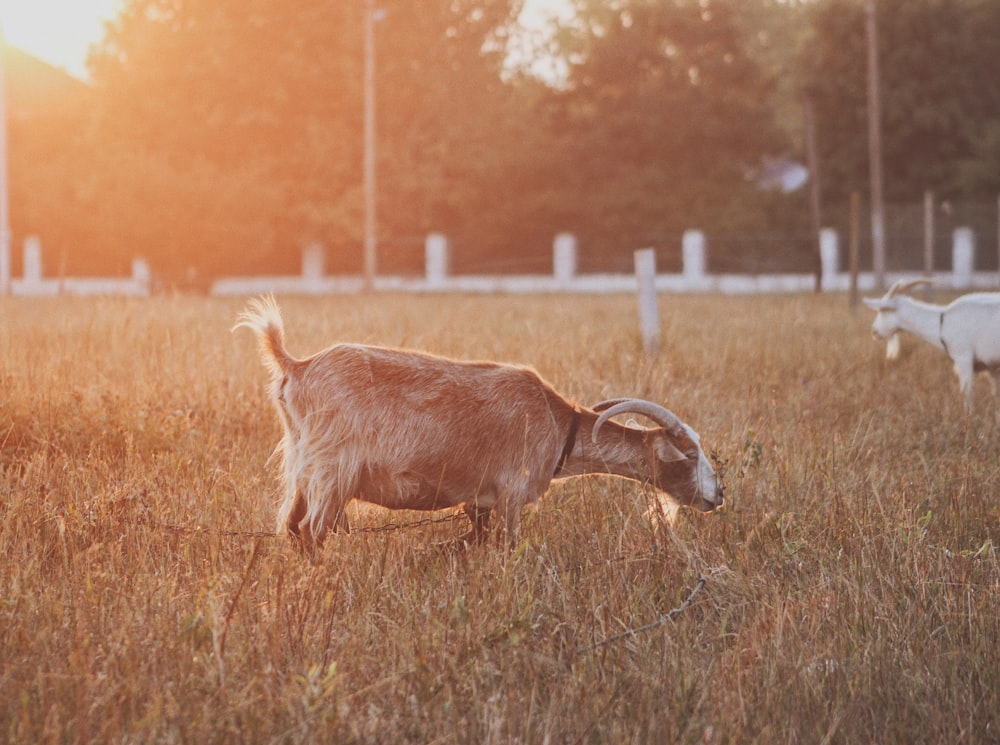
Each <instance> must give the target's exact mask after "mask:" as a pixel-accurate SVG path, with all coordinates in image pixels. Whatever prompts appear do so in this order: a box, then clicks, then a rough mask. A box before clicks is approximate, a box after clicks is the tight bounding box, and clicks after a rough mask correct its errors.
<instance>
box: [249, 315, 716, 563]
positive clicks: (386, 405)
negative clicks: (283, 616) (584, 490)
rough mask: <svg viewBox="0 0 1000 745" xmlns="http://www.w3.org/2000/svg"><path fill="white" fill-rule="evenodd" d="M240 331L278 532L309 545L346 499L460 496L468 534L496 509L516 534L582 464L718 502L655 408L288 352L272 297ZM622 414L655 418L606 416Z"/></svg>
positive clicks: (360, 357)
mask: <svg viewBox="0 0 1000 745" xmlns="http://www.w3.org/2000/svg"><path fill="white" fill-rule="evenodd" d="M239 327H247V328H249V329H251V330H252V331H254V333H255V334H256V335H257V337H258V340H259V342H260V348H261V355H262V358H263V361H264V364H265V366H266V367H267V368H268V370H269V371H270V373H271V396H272V398H273V400H274V403H275V405H276V408H277V410H278V415H279V416H280V418H281V422H282V425H283V427H284V437H283V438H282V440H281V442H280V443H279V444H278V447H277V449H276V451H275V452H276V454H277V455H279V456H280V458H281V461H282V466H283V477H284V478H283V480H284V486H285V495H284V499H283V501H282V504H281V506H280V508H279V510H278V530H279V531H287V532H288V533H289V534H290V535H292V536H294V537H297V538H300V539H301V540H302V543H303V545H304V546H305V547H307V548H312V547H314V546H317V545H319V544H320V543H321V542H322V540H323V538H324V536H325V534H326V532H327V531H328V530H329V529H330V528H333V529H334V530H335V531H336V530H337V529H343V530H344V531H345V532H350V527H349V525H348V522H347V516H346V514H345V511H344V508H345V506H346V505H347V503H348V502H349V501H350V500H351V499H360V500H363V501H366V502H372V503H375V504H379V505H382V506H384V507H388V508H390V509H409V510H438V509H442V508H446V507H456V506H460V505H461V506H463V507H464V509H465V512H466V514H467V515H468V516H469V519H470V520H471V521H472V530H471V532H470V533H469V534H468V535H467V536H465V537H464V538H465V539H466V540H469V541H480V540H482V539H483V538H484V537H485V535H486V531H487V528H488V522H489V517H490V514H491V512H493V511H496V512H498V513H499V515H500V516H501V517H502V518H503V527H504V529H505V530H506V535H507V539H508V541H510V542H513V541H514V539H515V536H516V532H517V527H518V522H519V519H520V514H521V510H522V508H523V507H524V506H525V505H526V504H530V503H533V502H535V501H536V500H538V499H539V498H540V497H541V496H542V495H543V494H544V493H545V491H546V490H547V488H548V486H549V483H550V482H551V481H552V479H553V478H563V477H567V476H577V475H582V474H586V473H609V474H616V475H619V476H624V477H626V478H629V479H635V480H639V481H648V482H651V483H652V484H653V486H655V487H656V488H657V489H659V490H661V491H665V492H668V493H669V494H670V496H671V497H672V498H673V499H674V500H676V501H677V502H678V503H680V504H684V505H688V506H690V507H693V508H694V509H696V510H699V511H702V512H710V511H712V510H714V509H716V508H717V507H719V506H721V505H722V503H723V495H722V484H721V482H720V481H719V480H718V479H717V478H716V475H715V472H714V471H713V469H712V467H711V465H710V464H709V463H708V460H707V459H706V457H705V454H704V452H702V449H701V447H700V445H699V439H698V435H697V434H695V432H694V431H693V430H691V428H690V427H688V426H687V425H686V424H684V423H683V422H682V421H681V420H680V419H678V418H677V416H675V415H674V414H673V413H672V412H670V411H668V410H667V409H665V408H663V407H662V406H659V405H657V404H653V403H650V402H648V401H640V400H634V399H619V400H614V401H608V402H604V403H603V404H599V405H598V406H597V407H595V408H594V409H588V408H585V407H582V406H577V405H575V404H572V403H570V402H568V401H566V400H565V399H564V398H563V397H562V396H560V395H559V394H558V393H557V392H556V391H555V390H554V389H553V388H552V387H551V386H550V385H549V384H548V383H546V382H545V381H543V380H542V379H541V378H540V377H539V376H538V374H537V373H536V372H534V371H533V370H531V369H529V368H526V367H517V366H513V365H503V364H498V363H493V362H461V361H457V360H451V359H446V358H443V357H437V356H433V355H429V354H424V353H421V352H414V351H406V350H399V349H387V348H383V347H372V346H363V345H358V344H338V345H334V346H332V347H329V348H328V349H326V350H324V351H322V352H320V353H319V354H316V355H314V356H312V357H309V358H307V359H304V360H299V359H295V358H294V357H292V356H291V355H290V354H289V353H288V352H287V351H286V350H285V346H284V330H283V325H282V320H281V315H280V312H279V310H278V306H277V304H276V303H275V302H274V300H273V298H266V299H261V300H256V301H251V303H250V305H249V306H248V308H247V310H246V311H244V312H243V313H242V314H241V315H240V317H239V319H238V322H237V324H236V326H235V327H234V329H235V328H239ZM598 409H603V411H602V412H601V413H600V414H598V413H597V410H598ZM624 413H634V414H641V415H644V416H647V417H649V418H650V419H652V420H653V421H654V422H656V423H657V424H658V425H659V426H658V427H654V428H651V429H637V428H634V427H626V426H623V425H621V424H618V423H616V422H613V421H610V419H611V417H613V416H616V415H619V414H624Z"/></svg>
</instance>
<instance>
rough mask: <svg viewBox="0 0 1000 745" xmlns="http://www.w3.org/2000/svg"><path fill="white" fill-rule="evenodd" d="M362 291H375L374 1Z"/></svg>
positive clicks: (369, 7)
mask: <svg viewBox="0 0 1000 745" xmlns="http://www.w3.org/2000/svg"><path fill="white" fill-rule="evenodd" d="M364 147H365V156H364V160H365V163H364V178H365V290H366V291H367V292H372V291H374V289H375V273H376V271H377V267H376V257H377V253H378V241H377V239H376V237H375V230H376V225H377V222H376V219H375V194H376V187H375V0H366V1H365V145H364Z"/></svg>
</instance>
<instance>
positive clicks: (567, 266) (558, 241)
mask: <svg viewBox="0 0 1000 745" xmlns="http://www.w3.org/2000/svg"><path fill="white" fill-rule="evenodd" d="M552 269H553V273H554V275H555V278H556V281H558V282H559V283H566V284H568V283H569V282H571V281H572V280H573V277H574V276H576V236H575V235H573V234H572V233H559V234H558V235H556V238H555V240H554V241H553V242H552Z"/></svg>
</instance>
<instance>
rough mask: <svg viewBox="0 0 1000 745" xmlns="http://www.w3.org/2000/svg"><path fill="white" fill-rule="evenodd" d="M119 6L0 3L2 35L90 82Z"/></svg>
mask: <svg viewBox="0 0 1000 745" xmlns="http://www.w3.org/2000/svg"><path fill="white" fill-rule="evenodd" d="M120 1H121V0H0V29H2V31H3V34H4V36H5V37H6V39H7V41H8V43H10V44H12V45H14V46H16V47H18V48H20V49H23V50H24V51H25V52H28V53H29V54H32V55H34V56H35V57H38V58H40V59H43V60H45V61H46V62H48V63H49V64H51V65H54V66H55V67H59V68H62V69H63V70H66V71H67V72H69V73H70V74H71V75H75V76H76V77H78V78H81V79H84V80H85V79H86V78H87V66H86V59H87V50H88V49H89V47H90V45H91V44H93V43H95V42H97V41H99V40H100V39H101V37H102V36H103V35H104V22H105V21H106V20H108V19H110V18H112V17H113V16H114V13H115V11H116V9H117V7H118V4H119V2H120ZM553 14H555V15H563V16H564V15H565V14H566V0H526V3H525V11H524V13H523V14H522V21H523V22H524V23H525V24H528V25H535V24H541V23H542V22H543V21H544V19H545V18H546V17H547V16H551V15H553Z"/></svg>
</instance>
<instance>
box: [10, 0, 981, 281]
mask: <svg viewBox="0 0 1000 745" xmlns="http://www.w3.org/2000/svg"><path fill="white" fill-rule="evenodd" d="M78 5H79V3H78V2H76V0H74V2H72V3H67V4H66V5H65V7H66V8H67V9H68V8H71V7H76V6H78ZM866 5H874V3H871V2H869V3H866V2H864V0H811V1H806V0H799V1H798V2H796V1H795V0H786V1H780V0H614V1H609V0H558V1H557V2H551V1H550V2H544V1H543V0H525V1H522V0H419V1H418V0H377V2H375V1H373V0H199V1H198V2H192V1H191V0H119V2H117V3H116V4H115V3H112V4H111V5H109V3H108V2H107V1H105V2H104V6H105V7H104V12H105V13H107V14H108V17H107V20H106V21H105V22H104V23H103V25H100V26H99V29H100V30H99V33H98V34H97V39H96V41H94V43H93V44H92V45H91V46H90V47H89V52H88V53H87V55H86V59H85V66H84V65H81V66H80V67H79V69H74V68H73V67H68V69H63V67H60V66H59V65H58V64H52V63H51V62H47V61H44V60H43V59H41V58H40V57H39V56H38V55H37V54H32V53H29V52H27V51H24V50H23V49H21V48H20V47H18V45H17V40H16V38H15V37H14V34H13V27H11V28H12V33H11V34H10V36H9V43H8V44H7V45H6V47H5V49H4V52H3V68H4V80H5V89H6V119H7V140H8V172H9V208H10V211H9V214H10V226H11V244H12V250H11V259H12V267H11V269H12V272H13V274H14V275H17V274H18V273H19V271H20V262H21V256H20V255H21V251H20V246H21V245H22V243H23V241H24V239H25V238H26V237H27V236H29V235H32V236H38V238H40V240H41V242H42V245H43V247H44V257H45V258H44V261H45V273H46V275H106V274H111V275H119V274H120V275H125V274H128V273H129V272H130V271H131V262H132V260H133V258H135V257H136V256H142V257H144V258H145V259H146V260H147V261H148V262H149V264H150V266H151V269H152V271H153V273H154V275H155V276H157V277H158V278H159V279H160V280H161V281H162V282H164V283H166V284H171V285H191V286H193V287H197V286H199V285H202V286H204V285H207V283H209V282H210V281H211V280H212V279H213V278H215V277H218V276H220V275H240V274H275V273H288V272H297V271H298V270H299V267H300V264H301V261H302V249H303V248H304V247H305V246H308V245H312V244H320V245H322V246H323V249H324V252H325V266H326V271H327V272H329V273H331V274H337V273H345V274H354V273H359V272H361V271H363V267H364V256H365V241H366V219H365V218H366V208H365V204H366V180H365V154H366V101H367V103H368V104H369V108H368V109H367V112H368V114H369V115H371V114H374V118H373V119H370V120H368V123H369V125H370V129H368V130H367V131H368V133H369V135H371V136H372V139H371V140H370V141H369V143H368V147H369V150H368V152H369V154H370V155H371V157H372V166H373V173H374V175H375V180H374V182H373V196H372V198H373V199H374V205H375V214H377V222H375V223H374V225H373V226H372V227H373V229H374V241H375V245H376V251H377V266H378V270H379V272H385V273H392V274H407V273H414V274H420V273H422V272H423V267H424V264H423V262H424V240H425V237H426V236H427V234H428V233H430V232H432V231H433V232H440V233H443V234H445V235H447V236H448V238H449V240H450V243H451V265H452V269H453V271H454V272H455V273H458V274H460V273H523V272H548V271H550V268H551V262H552V239H553V236H554V235H555V234H557V233H559V232H570V233H573V234H574V235H575V236H576V237H577V240H578V242H579V262H580V271H581V272H597V271H600V272H616V271H625V272H628V271H631V268H632V260H633V251H635V250H636V249H639V248H646V247H653V248H655V249H656V251H657V257H658V262H659V266H660V267H661V268H662V270H663V271H676V270H677V268H678V267H679V266H680V261H681V259H680V251H681V234H682V233H683V231H684V230H687V229H691V228H695V229H700V230H702V231H704V232H705V234H706V236H707V241H708V245H709V254H708V255H709V266H708V269H709V271H713V272H721V271H728V272H774V271H810V270H811V269H812V268H813V266H814V264H815V255H816V247H815V242H816V239H815V235H816V233H815V226H816V225H817V224H819V225H822V226H830V227H834V228H837V229H838V230H840V231H842V233H846V232H847V230H848V223H849V220H850V209H849V205H850V201H851V195H852V194H857V195H858V197H857V198H858V199H859V200H860V204H861V206H862V212H863V214H865V215H867V212H866V210H867V209H868V205H869V203H870V183H871V181H870V170H869V139H868V137H869V135H868V118H867V116H868V104H867V95H868V93H867V91H868V84H869V78H868V74H867V70H868V68H867V54H868V51H867V48H868V47H867V43H868V42H867V40H866ZM112 6H113V7H112ZM109 7H111V10H108V8H109ZM877 9H878V27H877V54H878V63H879V70H880V73H879V74H880V99H879V100H880V106H881V133H882V144H881V147H882V160H883V167H884V197H885V204H886V208H885V219H886V231H887V232H886V251H887V263H888V267H889V268H890V269H904V268H914V267H919V266H920V265H921V261H922V258H921V257H922V255H923V254H922V252H923V237H922V236H923V230H924V224H925V223H924V202H925V195H926V194H927V193H930V194H931V199H932V200H933V207H934V212H935V216H936V219H935V223H934V225H935V228H934V229H935V231H939V232H940V234H941V235H942V241H947V240H949V239H948V238H946V237H945V236H948V235H950V233H951V230H952V229H953V227H955V226H957V225H968V226H970V227H973V229H974V230H975V231H976V235H977V239H978V240H980V241H982V242H983V243H984V244H986V245H988V246H990V245H992V246H995V245H997V220H998V216H997V210H998V202H997V198H998V194H1000V75H998V74H997V65H998V62H997V60H1000V3H997V2H992V1H988V0H878V3H877ZM67 12H68V11H67ZM2 13H3V9H2V8H0V14H2ZM0 18H2V15H0ZM50 23H51V24H52V28H53V29H55V28H56V27H58V26H60V25H61V26H66V24H67V23H69V24H73V23H76V24H80V23H83V21H82V20H72V19H71V18H70V17H69V16H67V17H65V18H63V17H61V16H59V15H53V17H52V18H51V19H50ZM53 34H55V30H53ZM53 38H56V37H55V36H53ZM62 43H63V44H64V45H68V44H70V42H69V41H64V42H62ZM366 60H367V61H368V62H369V63H370V65H371V66H370V67H369V68H368V69H367V73H366ZM366 91H367V93H368V94H369V96H370V98H367V99H366ZM372 104H373V106H372ZM865 219H866V220H867V217H866V218H865ZM862 241H863V243H862V247H861V256H862V262H867V263H868V265H869V266H870V263H871V258H870V247H869V245H868V243H869V236H868V233H867V231H862ZM942 253H947V252H942ZM996 253H997V252H996V251H995V250H987V251H983V252H982V259H981V260H980V263H981V265H982V266H981V268H984V269H988V268H994V269H995V268H996V262H997V256H996Z"/></svg>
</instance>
